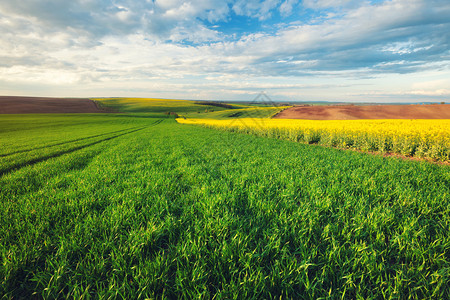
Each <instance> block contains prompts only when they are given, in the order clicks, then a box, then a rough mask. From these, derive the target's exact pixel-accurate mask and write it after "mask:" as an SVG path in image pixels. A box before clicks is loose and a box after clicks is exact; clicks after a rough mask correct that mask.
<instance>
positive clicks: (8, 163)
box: [0, 102, 450, 299]
mask: <svg viewBox="0 0 450 300" xmlns="http://www.w3.org/2000/svg"><path fill="white" fill-rule="evenodd" d="M191 104H192V103H191ZM114 105H116V106H115V107H116V108H118V107H119V106H120V105H125V104H124V103H123V102H121V103H119V104H118V103H114ZM163 105H164V104H161V105H160V106H159V107H160V108H158V109H156V110H155V111H153V112H151V108H146V107H144V108H142V107H141V108H140V109H136V110H138V112H139V113H126V114H98V115H96V114H92V115H75V114H73V115H55V114H54V115H0V145H1V149H0V259H1V266H0V298H4V299H9V298H23V299H29V298H32V297H35V298H126V299H137V298H140V299H144V298H180V297H181V298H189V299H190V298H206V299H208V298H212V297H215V298H217V299H223V298H226V299H228V298H233V299H252V298H258V299H270V298H280V297H281V298H296V299H299V298H300V299H302V298H304V299H319V298H322V299H379V298H389V299H407V298H412V299H424V298H434V299H448V298H450V285H449V284H448V282H449V281H450V234H449V232H450V203H449V202H450V167H449V166H445V165H437V164H432V163H428V162H420V161H405V160H400V159H395V158H386V157H382V156H374V155H367V154H364V153H358V152H353V151H344V150H338V149H330V148H324V147H320V146H311V145H304V144H299V143H295V142H290V141H283V140H277V139H271V138H263V137H256V136H251V135H244V134H240V133H233V132H224V131H218V130H213V129H208V128H203V127H199V126H193V125H180V124H178V123H176V122H175V120H174V119H173V118H169V117H168V116H166V115H165V114H164V113H165V112H167V111H169V109H172V107H173V106H171V105H169V106H167V107H164V106H163ZM183 105H185V104H183ZM186 105H187V104H186ZM199 106H201V105H199ZM201 107H202V108H203V106H201ZM197 109H198V107H192V108H189V107H188V105H187V106H184V108H182V109H180V110H179V111H177V110H176V109H174V111H175V112H177V113H180V114H189V113H192V114H203V113H204V112H198V111H197ZM203 109H205V108H203ZM210 109H213V108H210ZM238 109H239V108H236V111H238ZM244 109H245V108H244ZM219 111H223V113H225V111H226V109H223V110H222V109H220V108H215V112H208V113H218V112H219ZM143 112H150V113H143ZM227 113H228V112H227ZM222 117H224V118H225V117H226V116H223V115H222Z"/></svg>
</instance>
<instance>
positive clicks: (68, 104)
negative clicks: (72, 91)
mask: <svg viewBox="0 0 450 300" xmlns="http://www.w3.org/2000/svg"><path fill="white" fill-rule="evenodd" d="M102 112H103V113H104V112H106V111H105V110H102V109H101V108H99V107H98V106H97V105H96V103H95V102H94V101H92V100H90V99H82V98H43V97H16V96H0V114H35V113H102Z"/></svg>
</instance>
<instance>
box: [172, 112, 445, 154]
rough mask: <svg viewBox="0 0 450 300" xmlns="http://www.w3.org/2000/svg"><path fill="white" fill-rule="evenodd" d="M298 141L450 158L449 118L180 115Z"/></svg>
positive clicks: (205, 123)
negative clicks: (306, 118)
mask: <svg viewBox="0 0 450 300" xmlns="http://www.w3.org/2000/svg"><path fill="white" fill-rule="evenodd" d="M177 120H178V122H179V123H182V124H198V125H203V126H207V127H214V128H219V129H223V130H231V131H238V132H244V133H251V134H256V135H260V136H266V137H275V138H282V139H288V140H292V141H296V142H304V143H310V144H311V143H318V144H320V145H325V146H332V147H339V148H352V149H359V150H363V151H378V152H382V153H387V152H392V153H398V154H403V155H407V156H416V157H427V158H432V159H434V160H440V161H449V160H450V120H448V119H445V120H392V119H391V120H326V121H322V120H292V119H264V118H242V119H230V120H214V119H183V118H180V119H177Z"/></svg>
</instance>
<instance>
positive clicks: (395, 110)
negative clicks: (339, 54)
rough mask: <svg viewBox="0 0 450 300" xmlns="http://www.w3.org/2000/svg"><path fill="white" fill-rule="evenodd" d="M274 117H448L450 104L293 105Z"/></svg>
mask: <svg viewBox="0 0 450 300" xmlns="http://www.w3.org/2000/svg"><path fill="white" fill-rule="evenodd" d="M274 118H275V119H308V120H358V119H450V105H449V104H429V105H417V104H414V105H323V106H294V107H292V108H288V109H285V110H283V111H282V112H280V113H279V114H277V115H276V116H274Z"/></svg>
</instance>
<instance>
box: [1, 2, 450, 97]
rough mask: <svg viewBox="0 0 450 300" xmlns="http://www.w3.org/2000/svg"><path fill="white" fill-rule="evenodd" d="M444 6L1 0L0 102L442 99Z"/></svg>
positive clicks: (447, 65) (449, 79) (448, 39)
mask: <svg viewBox="0 0 450 300" xmlns="http://www.w3.org/2000/svg"><path fill="white" fill-rule="evenodd" d="M449 16H450V1H448V0H428V1H426V0H389V1H382V0H379V1H368V0H367V1H364V0H359V1H355V0H303V1H297V0H247V1H243V0H229V1H227V0H220V1H219V0H197V1H194V0H192V1H179V0H165V1H163V0H153V1H152V0H71V1H66V0H21V1H16V0H2V1H1V2H0V32H1V33H2V34H0V94H1V95H30V96H67V97H109V96H130V97H132V96H133V97H159V98H178V99H205V100H206V99H208V100H251V99H253V98H254V97H255V95H257V94H258V93H260V92H261V91H265V92H266V93H267V94H268V95H269V96H270V97H271V98H272V99H275V100H298V101H352V102H415V101H418V102H423V101H447V102H450V17H449Z"/></svg>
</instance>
